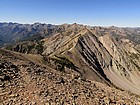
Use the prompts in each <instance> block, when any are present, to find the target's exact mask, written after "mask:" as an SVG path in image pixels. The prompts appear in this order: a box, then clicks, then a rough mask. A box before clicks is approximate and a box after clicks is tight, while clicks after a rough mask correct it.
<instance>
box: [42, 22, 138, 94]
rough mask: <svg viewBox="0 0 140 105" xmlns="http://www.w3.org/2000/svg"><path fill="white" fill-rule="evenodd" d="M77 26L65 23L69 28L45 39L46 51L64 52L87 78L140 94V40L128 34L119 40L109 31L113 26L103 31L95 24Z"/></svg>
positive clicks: (52, 55)
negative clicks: (91, 26)
mask: <svg viewBox="0 0 140 105" xmlns="http://www.w3.org/2000/svg"><path fill="white" fill-rule="evenodd" d="M78 26H79V25H77V24H73V25H69V27H68V26H65V28H66V31H64V32H62V33H57V34H55V35H53V36H50V37H48V38H46V39H43V41H44V52H43V55H46V56H49V57H54V56H55V55H59V56H64V57H66V58H68V59H69V60H70V61H71V62H73V63H74V64H75V65H76V67H77V68H78V69H79V70H80V72H81V74H82V76H83V77H84V78H88V79H90V80H96V81H98V82H102V83H106V84H109V85H110V84H114V85H116V86H117V87H120V88H122V89H125V90H129V91H131V92H133V93H135V94H140V66H139V65H140V64H139V63H140V52H139V51H138V50H137V49H136V46H138V45H139V44H138V43H137V41H136V42H133V41H132V40H130V39H127V38H120V40H117V39H116V38H118V37H114V36H113V35H111V34H110V33H111V31H110V28H109V30H108V31H105V32H102V33H101V31H99V29H96V28H93V29H92V28H90V27H84V26H80V28H77V27H78ZM73 30H74V31H73ZM97 31H98V33H97ZM99 32H100V34H99ZM123 35H125V34H123ZM118 36H122V35H121V34H120V35H118Z"/></svg>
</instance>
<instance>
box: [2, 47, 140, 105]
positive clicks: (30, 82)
mask: <svg viewBox="0 0 140 105" xmlns="http://www.w3.org/2000/svg"><path fill="white" fill-rule="evenodd" d="M0 52H2V53H0V57H1V59H0V104H1V105H124V104H126V105H139V104H140V98H139V97H138V96H136V95H133V94H130V93H129V92H126V91H121V90H118V89H116V88H111V87H109V86H107V85H104V84H101V83H98V82H94V81H89V80H83V79H81V77H80V74H79V73H78V72H76V71H74V70H72V69H68V68H66V67H65V71H63V72H60V71H57V70H54V69H52V68H50V67H48V66H45V65H41V64H40V65H39V64H36V63H34V62H32V61H29V60H27V59H26V58H24V57H23V56H22V55H20V56H18V54H17V53H16V54H17V55H14V53H10V52H8V51H3V50H1V51H0Z"/></svg>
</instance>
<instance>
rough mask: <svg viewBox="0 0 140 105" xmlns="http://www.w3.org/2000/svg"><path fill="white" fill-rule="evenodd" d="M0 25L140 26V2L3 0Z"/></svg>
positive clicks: (0, 1) (136, 0) (0, 9)
mask: <svg viewBox="0 0 140 105" xmlns="http://www.w3.org/2000/svg"><path fill="white" fill-rule="evenodd" d="M0 22H19V23H34V22H41V23H52V24H63V23H80V24H87V25H92V26H94V25H100V26H111V25H115V26H131V27H134V26H136V27H137V26H139V27H140V0H0Z"/></svg>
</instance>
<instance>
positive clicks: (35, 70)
mask: <svg viewBox="0 0 140 105" xmlns="http://www.w3.org/2000/svg"><path fill="white" fill-rule="evenodd" d="M0 38H1V40H0V44H1V46H2V49H1V50H0V54H1V55H0V56H1V58H2V59H1V62H2V63H1V66H0V70H1V72H2V73H1V77H0V80H1V86H2V88H0V89H4V90H5V91H7V90H8V89H11V90H12V92H10V93H5V94H2V95H0V98H2V97H4V96H6V97H8V99H9V98H10V95H13V93H14V94H17V93H16V92H15V91H14V89H17V90H21V91H20V92H19V94H17V96H14V97H16V98H15V99H17V100H19V99H20V100H21V99H23V102H26V101H27V102H30V101H31V102H33V99H34V98H35V100H34V101H35V102H36V103H37V104H43V103H45V102H52V103H57V100H58V101H59V102H58V103H61V104H62V103H63V104H68V103H70V104H72V103H75V104H76V103H79V102H81V104H83V103H84V102H85V104H91V105H92V104H93V103H94V104H111V103H114V104H138V102H139V98H138V97H137V96H136V95H134V94H137V95H140V50H139V49H140V28H119V27H114V26H112V27H96V26H95V27H91V26H84V25H79V24H76V23H74V24H63V25H51V24H41V23H35V24H18V23H1V24H0ZM16 55H17V56H16ZM11 56H14V58H12V57H11ZM8 65H9V66H8ZM8 68H9V69H8ZM5 70H6V71H5ZM7 70H10V71H7ZM10 72H11V73H10ZM11 81H12V82H11ZM6 86H10V87H6ZM12 86H14V87H12ZM31 87H33V90H30V88H31ZM23 88H24V89H25V90H24V89H23ZM22 89H23V91H22ZM118 89H119V90H118ZM26 90H27V91H26ZM56 90H57V91H56ZM95 90H96V91H97V92H95ZM122 90H125V91H122ZM58 91H60V92H58ZM82 91H83V93H82ZM126 91H129V92H131V93H133V95H131V94H130V93H129V92H126ZM112 92H113V93H114V95H113V94H112ZM55 93H56V94H55ZM61 93H63V94H61ZM8 94H10V95H8ZM93 94H94V96H92V95H93ZM95 94H96V95H97V96H99V97H96V96H95ZM102 95H103V96H102ZM111 95H113V97H115V98H113V99H112V98H111ZM124 95H126V96H125V98H123V96H124ZM26 96H29V97H28V98H29V99H26V98H25V97H26ZM58 96H59V97H58ZM70 97H72V99H69V98H70ZM130 97H131V98H130ZM82 98H83V101H80V100H82ZM39 99H42V102H40V101H39ZM96 99H97V100H96ZM123 99H124V101H122V100H123ZM129 99H131V100H129ZM118 100H121V101H118ZM1 102H4V101H1ZM5 102H8V103H9V102H10V101H8V100H7V99H5ZM14 102H15V103H16V101H14ZM86 102H89V103H86ZM100 102H101V103H100ZM17 103H18V102H17Z"/></svg>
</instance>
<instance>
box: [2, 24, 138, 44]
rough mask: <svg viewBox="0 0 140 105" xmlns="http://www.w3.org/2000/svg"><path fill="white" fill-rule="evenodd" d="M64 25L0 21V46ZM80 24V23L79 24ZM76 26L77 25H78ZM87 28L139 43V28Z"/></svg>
mask: <svg viewBox="0 0 140 105" xmlns="http://www.w3.org/2000/svg"><path fill="white" fill-rule="evenodd" d="M65 25H68V24H63V25H52V24H41V23H34V24H18V23H0V46H2V45H3V44H6V43H14V42H17V41H21V40H25V39H29V38H30V37H32V36H36V35H40V36H42V37H47V36H50V35H53V34H55V33H57V32H62V31H65V29H64V28H65V27H64V26H65ZM79 26H81V25H79ZM79 26H78V27H79ZM78 27H77V28H78ZM83 27H86V28H89V29H95V30H96V33H98V34H99V35H102V34H104V33H107V32H108V33H109V34H111V35H112V36H115V37H118V38H126V39H129V40H132V41H134V42H136V43H140V28H119V27H114V26H112V27H108V28H106V27H90V26H83Z"/></svg>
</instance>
